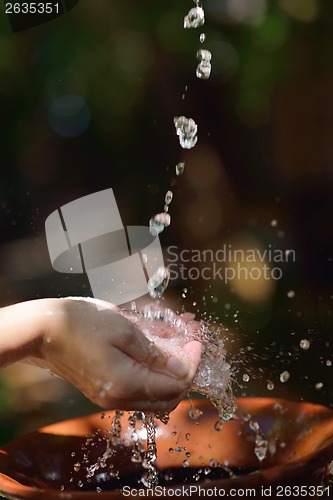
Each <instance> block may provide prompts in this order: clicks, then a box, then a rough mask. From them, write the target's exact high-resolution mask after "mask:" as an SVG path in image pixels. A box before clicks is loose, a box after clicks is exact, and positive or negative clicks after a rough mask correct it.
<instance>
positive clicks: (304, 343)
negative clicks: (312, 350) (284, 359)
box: [299, 339, 310, 351]
mask: <svg viewBox="0 0 333 500" xmlns="http://www.w3.org/2000/svg"><path fill="white" fill-rule="evenodd" d="M299 346H300V348H301V349H304V350H305V351H306V350H307V349H309V347H310V341H309V340H308V339H303V340H301V341H300V343H299Z"/></svg>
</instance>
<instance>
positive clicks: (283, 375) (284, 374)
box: [280, 370, 290, 384]
mask: <svg viewBox="0 0 333 500" xmlns="http://www.w3.org/2000/svg"><path fill="white" fill-rule="evenodd" d="M289 378H290V373H289V372H287V370H286V371H284V372H282V373H281V375H280V381H281V382H282V383H283V384H284V383H285V382H287V381H288V380H289Z"/></svg>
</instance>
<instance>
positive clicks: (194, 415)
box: [189, 408, 202, 420]
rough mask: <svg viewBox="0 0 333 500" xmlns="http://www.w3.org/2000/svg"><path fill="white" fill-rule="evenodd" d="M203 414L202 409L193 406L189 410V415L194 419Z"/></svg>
mask: <svg viewBox="0 0 333 500" xmlns="http://www.w3.org/2000/svg"><path fill="white" fill-rule="evenodd" d="M201 415H202V411H201V410H199V409H198V408H191V409H190V411H189V417H190V418H191V419H192V420H197V419H198V418H200V417H201Z"/></svg>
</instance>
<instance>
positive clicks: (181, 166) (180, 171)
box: [176, 161, 185, 175]
mask: <svg viewBox="0 0 333 500" xmlns="http://www.w3.org/2000/svg"><path fill="white" fill-rule="evenodd" d="M184 170H185V163H184V162H183V161H182V162H180V163H178V164H177V165H176V175H182V174H183V173H184Z"/></svg>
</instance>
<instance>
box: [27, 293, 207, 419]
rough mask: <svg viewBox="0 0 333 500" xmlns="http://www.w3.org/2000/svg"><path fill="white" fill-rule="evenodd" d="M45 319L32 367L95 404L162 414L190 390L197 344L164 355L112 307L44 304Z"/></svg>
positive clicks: (92, 302) (89, 302)
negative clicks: (43, 370) (61, 380)
mask: <svg viewBox="0 0 333 500" xmlns="http://www.w3.org/2000/svg"><path fill="white" fill-rule="evenodd" d="M47 316H48V323H47V327H46V328H45V332H44V334H43V344H42V348H41V356H40V359H38V360H37V361H36V360H35V362H37V364H39V365H40V366H43V367H44V368H47V369H49V370H50V371H51V372H53V373H55V374H57V375H59V376H60V377H62V378H64V379H66V380H68V381H69V382H71V383H72V384H73V385H75V386H76V387H77V388H78V389H79V390H80V391H81V392H82V393H83V394H85V395H86V396H87V397H88V398H89V399H90V400H91V401H93V402H94V403H96V404H97V405H99V406H101V407H103V408H105V409H123V410H141V411H158V412H166V411H171V410H172V409H174V408H175V407H176V406H177V404H178V403H179V402H180V400H181V399H183V398H184V396H185V395H186V393H187V392H188V390H189V389H190V385H191V381H192V379H193V377H194V376H195V373H196V371H197V368H198V365H199V362H200V358H201V344H200V343H199V342H197V341H192V342H189V343H187V344H186V345H184V346H183V348H182V349H181V350H180V351H179V352H177V354H176V355H170V354H167V353H165V352H163V351H162V350H161V349H160V348H158V347H157V346H156V345H155V344H153V343H152V342H151V341H149V340H148V339H147V338H146V337H145V335H144V334H143V333H142V332H141V331H140V330H139V329H138V328H137V326H136V325H134V324H133V323H132V322H131V321H129V320H128V319H126V318H125V317H124V316H123V315H122V314H121V312H120V311H119V309H118V308H117V307H116V306H114V305H112V304H110V303H108V302H103V301H99V300H97V299H88V298H80V299H76V298H67V299H48V312H47ZM183 319H184V320H185V321H186V320H191V321H192V320H193V317H192V316H191V317H186V316H185V317H184V318H183Z"/></svg>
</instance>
